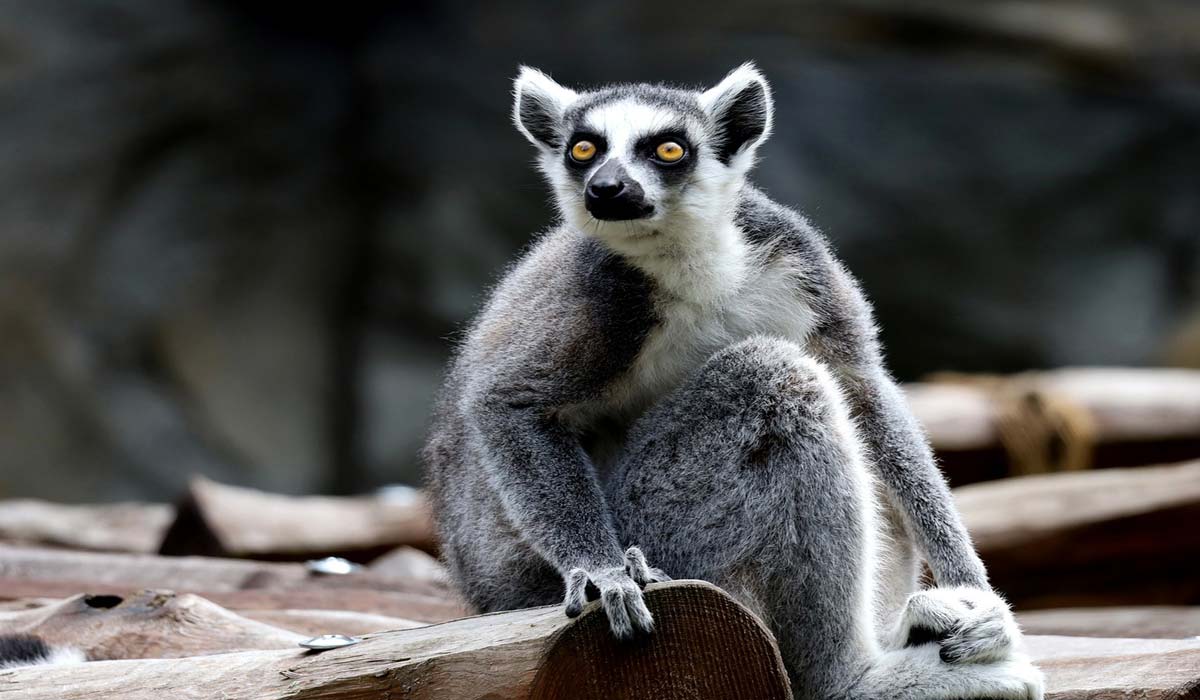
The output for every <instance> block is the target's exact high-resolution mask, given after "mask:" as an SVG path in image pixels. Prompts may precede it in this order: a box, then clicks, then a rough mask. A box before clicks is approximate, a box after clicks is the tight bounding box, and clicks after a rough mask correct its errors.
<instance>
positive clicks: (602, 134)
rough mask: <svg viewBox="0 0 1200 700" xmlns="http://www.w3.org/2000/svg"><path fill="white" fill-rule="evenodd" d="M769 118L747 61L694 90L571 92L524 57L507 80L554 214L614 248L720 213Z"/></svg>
mask: <svg viewBox="0 0 1200 700" xmlns="http://www.w3.org/2000/svg"><path fill="white" fill-rule="evenodd" d="M771 118H772V107H771V92H770V88H769V87H768V85H767V81H766V80H764V79H763V77H762V75H761V74H760V73H759V72H758V70H757V69H755V67H754V66H753V65H751V64H749V63H747V64H745V65H743V66H741V67H740V68H737V69H736V70H734V71H733V72H731V73H730V74H729V75H727V76H725V79H724V80H722V81H721V82H720V83H719V84H717V85H716V86H715V87H713V88H711V89H708V90H703V91H693V90H683V89H677V88H670V87H664V86H660V85H646V84H636V85H616V86H612V87H607V88H603V89H600V90H596V91H592V92H581V93H578V92H575V91H574V90H571V89H568V88H565V87H563V86H562V85H559V84H558V83H556V82H555V81H554V80H552V79H551V78H550V77H549V76H547V75H546V74H544V73H542V72H540V71H538V70H535V69H533V68H527V67H522V68H521V73H520V75H519V76H518V77H517V79H516V82H515V99H514V103H513V121H514V122H515V123H516V125H517V129H519V130H520V131H521V133H522V134H524V135H525V137H526V138H528V139H529V140H530V142H532V143H533V145H534V146H536V147H537V148H538V151H539V160H538V162H539V166H540V168H541V170H542V172H543V173H544V174H545V176H546V178H547V180H548V181H549V182H550V185H551V186H552V187H553V188H554V193H555V199H556V202H557V205H558V207H559V210H560V211H561V212H562V215H563V217H564V218H565V219H566V221H567V223H568V224H570V225H572V226H574V227H576V228H578V229H579V230H582V231H585V232H587V233H589V234H591V235H595V236H597V237H598V238H600V239H602V240H605V241H607V242H609V243H611V244H614V245H615V246H616V247H618V248H629V247H630V246H633V245H636V244H637V243H636V242H637V241H638V240H645V239H649V238H670V237H672V234H675V235H679V234H680V232H682V231H684V230H695V228H696V227H697V225H699V226H704V225H705V224H706V223H718V222H719V221H721V220H728V219H729V218H730V217H731V215H732V210H733V204H734V200H735V198H736V196H737V192H738V190H739V189H740V188H741V186H742V184H743V183H744V182H745V177H746V173H747V172H748V171H749V170H750V168H751V167H752V166H753V164H754V158H755V152H756V150H757V149H758V147H759V146H760V145H761V144H762V143H763V141H765V140H766V138H767V136H768V134H770V131H771Z"/></svg>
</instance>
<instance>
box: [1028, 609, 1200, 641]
mask: <svg viewBox="0 0 1200 700" xmlns="http://www.w3.org/2000/svg"><path fill="white" fill-rule="evenodd" d="M1017 621H1018V622H1019V623H1020V624H1021V629H1023V630H1024V631H1025V633H1026V634H1056V635H1067V636H1072V637H1140V638H1143V639H1196V638H1200V607H1185V606H1173V605H1159V606H1146V607H1111V608H1058V609H1053V610H1028V611H1024V612H1019V613H1017Z"/></svg>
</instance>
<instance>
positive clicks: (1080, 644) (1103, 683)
mask: <svg viewBox="0 0 1200 700" xmlns="http://www.w3.org/2000/svg"><path fill="white" fill-rule="evenodd" d="M1026 643H1027V646H1028V649H1029V652H1030V654H1031V656H1033V658H1034V659H1035V660H1036V662H1037V665H1038V667H1039V668H1041V669H1042V671H1044V672H1045V673H1046V699H1047V700H1129V698H1138V700H1191V699H1192V698H1196V697H1200V641H1196V640H1175V639H1170V640H1168V639H1092V638H1087V637H1055V636H1047V637H1039V636H1036V635H1033V636H1029V637H1027V638H1026Z"/></svg>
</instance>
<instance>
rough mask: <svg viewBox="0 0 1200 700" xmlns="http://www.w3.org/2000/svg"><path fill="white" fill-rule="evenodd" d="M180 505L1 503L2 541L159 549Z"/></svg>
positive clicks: (127, 549) (146, 550) (120, 549)
mask: <svg viewBox="0 0 1200 700" xmlns="http://www.w3.org/2000/svg"><path fill="white" fill-rule="evenodd" d="M174 518H175V509H174V508H172V507H171V506H169V505H165V504H157V503H114V504H111V505H98V506H92V505H86V506H84V505H63V504H60V503H49V502H47V501H39V500H32V499H20V500H8V501H0V542H9V543H21V544H39V545H54V546H61V547H70V548H73V549H93V550H99V551H111V552H144V553H149V552H157V551H158V548H159V546H160V545H161V544H162V538H163V534H164V533H166V531H167V527H168V526H169V525H170V524H171V521H172V520H173V519H174Z"/></svg>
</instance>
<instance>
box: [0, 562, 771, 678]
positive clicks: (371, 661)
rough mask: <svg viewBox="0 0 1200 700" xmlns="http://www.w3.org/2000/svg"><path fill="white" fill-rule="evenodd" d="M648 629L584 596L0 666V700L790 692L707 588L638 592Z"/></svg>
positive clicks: (747, 623) (730, 604)
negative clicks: (226, 648)
mask: <svg viewBox="0 0 1200 700" xmlns="http://www.w3.org/2000/svg"><path fill="white" fill-rule="evenodd" d="M646 602H647V604H648V605H649V607H650V609H651V611H652V612H653V613H654V615H655V618H656V620H657V628H656V631H655V633H654V634H653V635H650V636H649V637H645V638H642V639H639V640H635V641H633V642H630V643H620V642H618V641H616V640H615V639H614V638H613V637H612V634H611V633H610V632H609V630H608V623H607V620H606V619H605V618H604V614H603V612H602V611H600V610H598V609H597V608H598V605H597V604H595V603H593V604H592V605H591V606H589V609H588V610H587V611H585V613H584V614H583V615H582V616H580V617H579V618H577V619H575V620H570V619H568V618H567V617H566V616H565V615H563V612H562V608H561V607H560V606H551V607H544V608H533V609H529V610H519V611H513V612H507V613H497V614H492V615H482V616H479V617H473V618H467V619H463V620H456V621H454V622H448V623H445V624H440V625H431V626H427V627H421V628H417V629H411V630H404V631H398V632H386V633H382V634H377V635H367V636H366V637H365V638H364V641H362V642H361V643H359V644H356V645H353V646H349V647H344V648H341V649H334V650H331V651H327V652H322V653H317V654H314V653H306V652H303V651H302V650H299V649H296V650H279V651H249V652H240V653H234V654H223V655H220V656H200V657H192V658H187V659H177V660H158V659H151V660H143V661H105V662H96V663H86V664H80V665H76V666H65V667H57V668H46V667H42V668H37V667H35V668H25V669H15V670H11V671H3V672H0V698H21V699H22V700H50V699H51V698H53V699H54V700H83V699H85V698H86V699H87V700H91V699H92V698H96V697H120V698H125V699H126V700H161V698H163V697H170V698H180V699H183V700H187V699H190V698H206V699H207V698H213V697H238V698H256V699H259V700H271V699H274V698H280V699H282V698H288V699H289V700H306V699H313V698H334V697H337V698H339V699H341V700H354V699H356V698H362V699H364V700H365V699H367V698H370V699H371V700H374V699H375V698H380V697H404V698H406V700H423V699H433V698H437V699H444V698H455V699H462V700H470V699H472V698H490V699H492V700H504V699H507V698H511V699H516V698H521V699H522V700H524V699H525V698H531V699H534V700H544V699H546V698H564V697H570V698H576V699H578V700H592V699H599V698H605V699H606V700H608V699H616V700H620V699H623V698H647V697H653V698H660V699H662V700H675V699H680V700H682V699H683V698H688V699H689V700H691V699H694V698H701V697H702V698H707V699H711V700H722V699H725V698H728V699H730V700H733V699H742V698H761V699H763V700H773V699H779V700H787V699H789V698H790V697H791V695H790V690H789V688H788V684H787V677H786V674H785V672H784V670H783V664H782V661H781V659H780V657H779V653H778V651H777V649H776V648H775V645H774V641H773V639H772V637H771V634H770V632H768V631H767V629H766V628H765V627H764V626H763V625H762V623H761V622H759V621H758V619H757V618H755V617H754V616H753V615H752V614H750V612H749V611H747V610H746V609H745V608H744V607H742V606H741V605H740V604H738V603H736V602H735V601H734V600H733V599H732V598H730V597H729V596H727V595H726V594H724V593H723V592H722V591H720V590H719V589H717V588H716V587H714V586H711V585H709V584H706V583H702V582H682V581H679V582H671V583H666V584H658V585H654V586H651V587H649V588H648V589H647V593H646Z"/></svg>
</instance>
